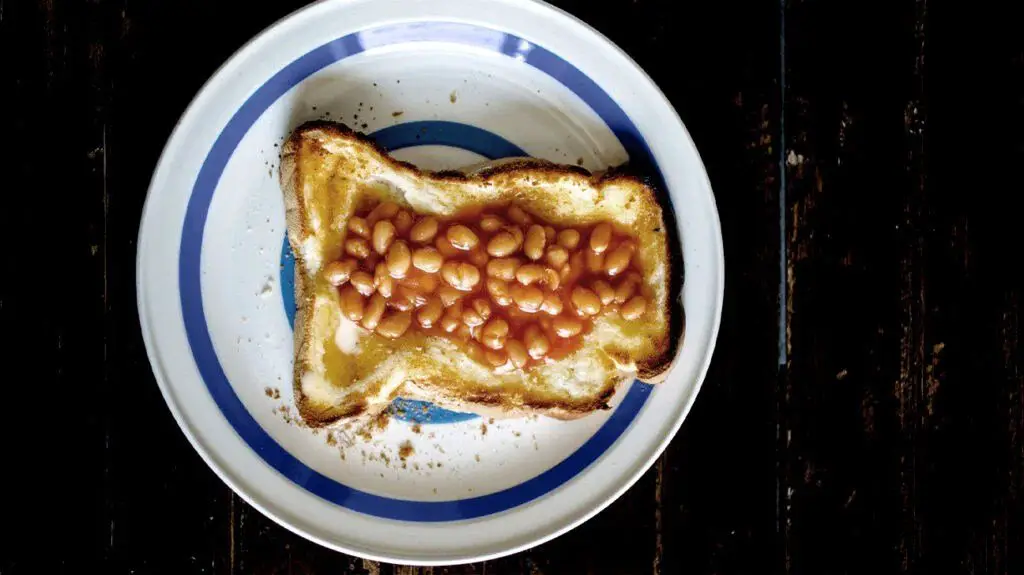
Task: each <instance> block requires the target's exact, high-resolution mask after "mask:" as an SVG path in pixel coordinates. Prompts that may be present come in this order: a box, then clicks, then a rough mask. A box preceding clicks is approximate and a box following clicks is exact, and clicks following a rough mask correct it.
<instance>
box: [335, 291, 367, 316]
mask: <svg viewBox="0 0 1024 575" xmlns="http://www.w3.org/2000/svg"><path fill="white" fill-rule="evenodd" d="M338 300H339V304H340V305H341V313H342V314H343V315H344V316H345V317H347V318H348V319H350V320H352V321H359V320H361V319H363V296H362V295H360V294H359V292H357V291H356V288H354V287H352V286H350V285H347V286H344V287H342V288H341V290H339V291H338Z"/></svg>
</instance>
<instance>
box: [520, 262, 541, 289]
mask: <svg viewBox="0 0 1024 575" xmlns="http://www.w3.org/2000/svg"><path fill="white" fill-rule="evenodd" d="M544 277H545V274H544V268H542V267H541V266H539V265H537V264H526V265H524V266H520V267H519V269H518V270H516V281H518V282H519V283H521V284H523V285H524V286H528V285H530V284H534V283H537V282H539V281H543V280H544Z"/></svg>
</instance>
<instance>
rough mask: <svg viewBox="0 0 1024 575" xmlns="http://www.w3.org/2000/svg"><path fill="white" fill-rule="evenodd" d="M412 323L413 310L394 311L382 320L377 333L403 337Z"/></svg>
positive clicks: (389, 336)
mask: <svg viewBox="0 0 1024 575" xmlns="http://www.w3.org/2000/svg"><path fill="white" fill-rule="evenodd" d="M410 324H412V312H409V311H399V312H393V313H390V314H388V315H386V316H384V319H382V320H380V323H378V324H377V333H379V334H380V335H382V336H384V337H387V338H390V339H395V338H398V337H401V336H402V334H404V333H405V332H406V330H408V329H409V325H410Z"/></svg>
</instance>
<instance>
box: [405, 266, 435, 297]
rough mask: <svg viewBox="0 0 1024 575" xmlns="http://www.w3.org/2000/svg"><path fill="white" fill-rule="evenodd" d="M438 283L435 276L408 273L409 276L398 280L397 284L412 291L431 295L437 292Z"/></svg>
mask: <svg viewBox="0 0 1024 575" xmlns="http://www.w3.org/2000/svg"><path fill="white" fill-rule="evenodd" d="M438 281H439V279H438V277H437V274H426V273H418V272H417V273H413V272H411V271H410V272H409V275H407V276H405V277H404V278H402V279H400V280H398V283H400V284H401V285H404V286H405V287H407V288H409V289H411V290H413V291H418V292H420V293H425V294H431V293H434V292H435V291H436V290H437V284H438Z"/></svg>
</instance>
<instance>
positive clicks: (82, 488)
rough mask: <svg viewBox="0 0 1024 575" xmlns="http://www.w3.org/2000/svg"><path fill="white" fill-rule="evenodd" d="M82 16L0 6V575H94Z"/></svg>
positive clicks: (92, 238)
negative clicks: (0, 239)
mask: <svg viewBox="0 0 1024 575" xmlns="http://www.w3.org/2000/svg"><path fill="white" fill-rule="evenodd" d="M92 11H93V8H92V7H91V6H87V5H85V4H81V3H76V4H73V5H66V6H57V5H54V4H52V3H49V2H35V3H33V2H21V3H18V4H17V5H13V4H12V3H7V5H6V6H2V5H0V70H2V73H0V82H2V84H0V93H2V94H3V95H4V104H5V106H4V110H3V112H2V113H0V114H2V115H0V125H2V126H3V134H4V137H3V138H2V140H3V144H2V146H3V148H2V157H3V161H2V166H3V184H0V187H2V189H3V191H4V206H3V208H0V222H2V224H3V229H4V232H5V237H6V238H7V242H8V243H7V246H6V250H5V261H4V273H3V279H2V280H0V327H2V329H3V333H4V337H3V340H4V351H3V355H2V357H3V359H4V360H5V362H4V363H5V366H4V368H5V374H4V377H3V381H4V383H5V385H4V401H3V406H4V408H5V410H4V411H5V417H3V418H2V423H0V431H2V433H3V437H4V448H5V454H4V459H5V461H4V466H3V474H2V475H3V477H2V479H0V483H2V485H3V487H4V491H5V493H7V497H5V502H4V505H3V516H4V517H5V519H6V521H5V523H6V524H7V526H8V528H7V529H5V531H4V541H3V543H2V544H0V550H2V552H0V571H3V572H4V573H7V572H19V571H20V572H58V571H60V570H69V571H77V570H79V568H80V567H82V566H88V565H96V564H97V563H99V562H100V561H102V559H103V541H104V540H105V539H106V537H107V531H108V529H107V527H108V526H107V523H106V521H105V520H104V517H103V493H104V489H105V484H104V476H105V472H106V462H105V461H104V457H103V448H104V442H105V423H106V421H107V420H108V414H107V412H106V411H105V401H104V399H105V394H104V390H103V385H102V379H103V374H104V364H103V354H104V350H105V349H106V342H105V340H104V338H103V332H102V325H103V318H104V300H103V268H102V261H103V260H102V253H101V249H102V234H103V230H102V220H103V179H102V178H103V170H102V165H103V164H102V158H103V156H102V153H101V152H102V125H101V124H100V123H99V122H98V121H97V117H96V116H95V115H94V113H93V111H94V109H95V107H96V106H97V105H101V104H102V101H103V98H104V95H105V92H104V90H103V88H102V86H101V85H99V83H98V79H99V78H100V76H101V75H102V58H101V56H100V54H99V53H98V51H97V49H96V47H97V45H98V43H99V42H100V39H99V37H98V31H97V30H96V29H95V28H93V27H92V26H90V25H89V18H90V14H91V13H92ZM58 541H59V542H61V543H60V544H59V545H55V542H58Z"/></svg>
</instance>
